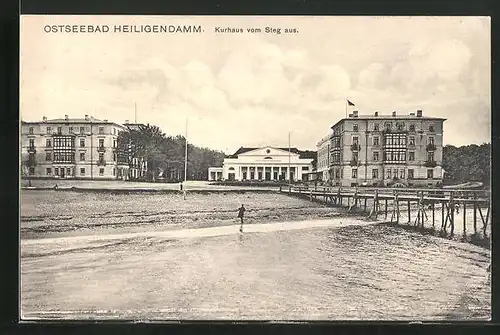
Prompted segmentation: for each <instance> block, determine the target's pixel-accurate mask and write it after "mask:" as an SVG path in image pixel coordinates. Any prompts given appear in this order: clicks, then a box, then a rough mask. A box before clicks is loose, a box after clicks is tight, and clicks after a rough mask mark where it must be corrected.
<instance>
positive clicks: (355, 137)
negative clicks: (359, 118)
mask: <svg viewBox="0 0 500 335" xmlns="http://www.w3.org/2000/svg"><path fill="white" fill-rule="evenodd" d="M352 144H356V145H358V144H359V139H358V137H357V136H353V137H352Z"/></svg>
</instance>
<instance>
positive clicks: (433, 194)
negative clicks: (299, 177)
mask: <svg viewBox="0 0 500 335" xmlns="http://www.w3.org/2000/svg"><path fill="white" fill-rule="evenodd" d="M280 192H281V193H286V194H289V195H293V196H298V197H306V198H308V199H309V200H310V201H320V202H323V203H325V204H327V205H330V206H334V207H345V208H347V211H348V212H356V213H360V214H364V215H367V217H368V218H370V219H378V217H379V216H382V217H383V220H384V221H385V222H393V223H397V224H400V223H406V224H409V225H413V226H416V227H420V228H431V227H432V228H433V229H436V228H438V227H436V211H437V212H438V213H439V209H438V208H439V207H440V208H441V220H440V221H441V226H440V227H439V230H440V232H441V234H444V235H449V236H454V235H455V234H456V231H455V223H456V221H457V216H458V215H459V212H460V210H461V211H462V213H461V214H462V220H463V222H462V225H463V227H462V232H461V233H462V235H463V236H464V237H466V236H467V235H473V236H476V237H477V236H481V237H483V238H487V237H488V236H487V230H488V225H489V224H490V221H491V219H490V212H491V196H490V191H489V190H471V189H463V190H460V189H441V188H439V189H431V188H422V189H416V188H411V189H410V188H369V187H359V188H353V187H325V186H317V187H304V186H292V185H290V186H288V187H280ZM405 209H406V211H405V212H404V214H405V215H406V216H407V222H402V213H403V212H402V211H404V210H405ZM470 213H472V224H473V226H472V231H468V230H467V214H470ZM478 214H479V215H478ZM412 215H413V218H412ZM478 219H480V222H478V221H479V220H478ZM425 223H428V225H427V226H425ZM431 224H432V226H431V227H430V225H431Z"/></svg>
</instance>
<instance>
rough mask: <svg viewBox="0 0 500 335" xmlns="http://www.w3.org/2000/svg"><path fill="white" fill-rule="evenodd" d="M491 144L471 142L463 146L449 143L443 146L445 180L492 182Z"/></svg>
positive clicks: (486, 183) (452, 181) (455, 181)
mask: <svg viewBox="0 0 500 335" xmlns="http://www.w3.org/2000/svg"><path fill="white" fill-rule="evenodd" d="M490 152H491V144H490V143H484V144H481V145H477V144H471V145H466V146H461V147H455V146H453V145H447V146H445V147H444V148H443V169H444V170H445V175H444V181H446V182H448V183H463V182H468V181H479V182H482V183H483V184H484V185H486V186H489V184H490V168H491V154H490Z"/></svg>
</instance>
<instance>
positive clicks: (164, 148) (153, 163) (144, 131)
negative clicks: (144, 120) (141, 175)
mask: <svg viewBox="0 0 500 335" xmlns="http://www.w3.org/2000/svg"><path fill="white" fill-rule="evenodd" d="M185 145H186V138H185V137H184V136H182V135H176V136H166V135H165V134H164V133H163V132H162V131H161V129H160V128H159V127H157V126H150V125H147V126H144V127H139V129H137V130H130V131H129V132H123V133H120V134H119V137H118V146H119V151H124V150H127V151H129V154H130V157H143V158H144V159H145V160H146V161H147V162H148V167H149V168H148V179H150V180H152V181H155V180H156V176H158V175H159V174H163V176H164V177H165V179H166V180H167V181H174V182H177V181H180V180H183V179H184V161H185ZM224 156H225V155H224V153H223V152H220V151H215V150H211V149H208V148H199V147H197V146H195V145H192V144H189V143H188V171H187V176H188V177H189V178H190V179H207V177H208V168H209V167H210V166H220V165H222V161H223V159H224Z"/></svg>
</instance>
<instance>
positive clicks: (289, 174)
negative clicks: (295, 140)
mask: <svg viewBox="0 0 500 335" xmlns="http://www.w3.org/2000/svg"><path fill="white" fill-rule="evenodd" d="M290 151H291V149H290V132H288V184H290V185H291V184H292V181H291V179H290V177H291V175H292V173H291V171H290V169H291V167H290V165H291V155H290V154H291V153H290Z"/></svg>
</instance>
